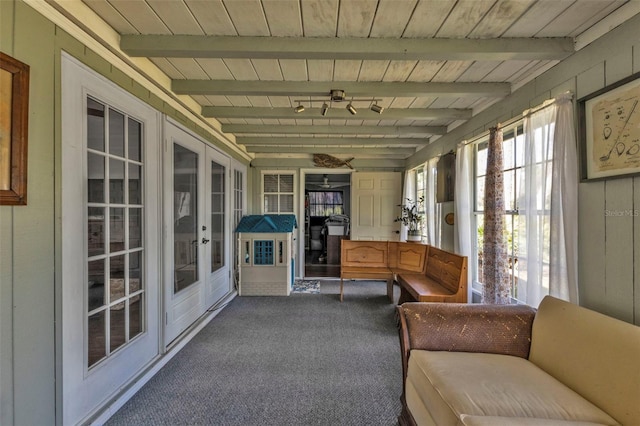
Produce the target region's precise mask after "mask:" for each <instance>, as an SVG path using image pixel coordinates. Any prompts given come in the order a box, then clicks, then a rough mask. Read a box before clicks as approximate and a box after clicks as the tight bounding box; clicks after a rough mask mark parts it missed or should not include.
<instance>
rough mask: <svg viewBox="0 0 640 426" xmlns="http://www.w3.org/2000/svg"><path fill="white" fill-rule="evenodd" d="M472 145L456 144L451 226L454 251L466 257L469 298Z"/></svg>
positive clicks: (470, 280) (469, 295) (471, 242)
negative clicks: (452, 222)
mask: <svg viewBox="0 0 640 426" xmlns="http://www.w3.org/2000/svg"><path fill="white" fill-rule="evenodd" d="M472 176H473V145H471V144H468V143H466V141H463V142H462V143H460V144H459V145H458V148H457V152H456V181H455V182H456V183H455V202H454V210H453V211H454V218H455V226H454V227H453V232H454V241H455V245H454V247H455V251H456V253H459V254H461V255H463V256H467V259H468V262H469V263H468V268H467V272H468V279H467V282H468V283H469V285H468V286H467V287H468V292H469V294H468V299H467V300H472V299H471V287H472V286H471V283H472V271H473V268H472V266H471V261H472V259H473V257H472V255H473V253H472V247H473V238H475V232H472V228H471V224H472V215H473V192H472V189H473V181H472Z"/></svg>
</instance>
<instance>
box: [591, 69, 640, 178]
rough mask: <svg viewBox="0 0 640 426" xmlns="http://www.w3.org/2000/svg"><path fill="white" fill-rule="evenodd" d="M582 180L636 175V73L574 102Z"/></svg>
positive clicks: (639, 122)
mask: <svg viewBox="0 0 640 426" xmlns="http://www.w3.org/2000/svg"><path fill="white" fill-rule="evenodd" d="M578 108H579V120H580V142H581V147H580V148H581V159H582V178H583V180H590V179H605V178H612V177H622V176H629V175H634V174H640V73H637V74H634V75H632V76H630V77H628V78H625V79H624V80H621V81H619V82H617V83H614V84H612V85H610V86H607V87H605V88H603V89H602V90H599V91H597V92H595V93H592V94H590V95H588V96H585V97H584V98H581V99H579V100H578Z"/></svg>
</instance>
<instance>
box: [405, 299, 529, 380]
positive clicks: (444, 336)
mask: <svg viewBox="0 0 640 426" xmlns="http://www.w3.org/2000/svg"><path fill="white" fill-rule="evenodd" d="M535 314H536V310H535V309H534V308H532V307H530V306H525V305H484V304H466V303H429V302H426V303H425V302H410V303H403V304H402V305H400V306H398V307H397V320H398V328H399V333H400V350H401V355H402V368H403V373H404V378H405V379H406V369H407V366H408V362H409V353H410V351H411V350H413V349H422V350H429V351H450V352H484V353H493V354H503V355H513V356H518V357H521V358H525V359H526V358H527V357H528V356H529V348H530V346H531V327H532V325H533V318H534V316H535Z"/></svg>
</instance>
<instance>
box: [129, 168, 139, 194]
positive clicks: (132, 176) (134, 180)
mask: <svg viewBox="0 0 640 426" xmlns="http://www.w3.org/2000/svg"><path fill="white" fill-rule="evenodd" d="M129 204H142V167H140V166H138V165H137V164H129Z"/></svg>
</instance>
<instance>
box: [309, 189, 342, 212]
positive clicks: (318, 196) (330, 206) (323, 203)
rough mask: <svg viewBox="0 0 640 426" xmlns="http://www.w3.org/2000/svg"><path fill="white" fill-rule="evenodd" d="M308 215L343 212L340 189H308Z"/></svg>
mask: <svg viewBox="0 0 640 426" xmlns="http://www.w3.org/2000/svg"><path fill="white" fill-rule="evenodd" d="M307 195H308V196H309V216H331V215H333V214H344V204H343V196H342V191H309V192H308V193H307Z"/></svg>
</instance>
